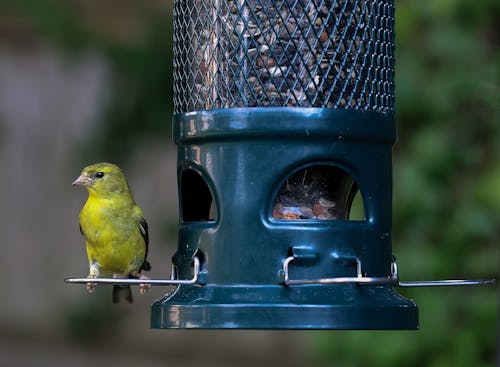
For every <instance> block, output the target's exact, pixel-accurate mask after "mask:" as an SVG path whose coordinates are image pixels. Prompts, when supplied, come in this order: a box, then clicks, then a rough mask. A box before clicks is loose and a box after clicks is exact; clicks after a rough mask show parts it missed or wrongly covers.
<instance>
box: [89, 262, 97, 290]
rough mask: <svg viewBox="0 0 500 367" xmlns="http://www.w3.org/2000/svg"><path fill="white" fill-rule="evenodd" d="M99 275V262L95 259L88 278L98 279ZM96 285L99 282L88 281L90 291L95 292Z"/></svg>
mask: <svg viewBox="0 0 500 367" xmlns="http://www.w3.org/2000/svg"><path fill="white" fill-rule="evenodd" d="M98 277H99V263H98V262H97V261H95V260H94V261H92V263H91V264H90V270H89V275H87V278H88V279H96V278H98ZM95 287H97V283H87V291H88V292H89V293H94V290H95Z"/></svg>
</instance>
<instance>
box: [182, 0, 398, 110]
mask: <svg viewBox="0 0 500 367" xmlns="http://www.w3.org/2000/svg"><path fill="white" fill-rule="evenodd" d="M174 28H175V30H174V95H175V99H174V106H175V112H176V113H182V112H188V111H195V110H211V109H219V108H231V107H269V106H290V107H327V108H351V109H358V110H371V111H382V112H392V111H393V109H394V33H393V29H394V4H393V0H338V1H335V0H229V1H223V0H175V5H174Z"/></svg>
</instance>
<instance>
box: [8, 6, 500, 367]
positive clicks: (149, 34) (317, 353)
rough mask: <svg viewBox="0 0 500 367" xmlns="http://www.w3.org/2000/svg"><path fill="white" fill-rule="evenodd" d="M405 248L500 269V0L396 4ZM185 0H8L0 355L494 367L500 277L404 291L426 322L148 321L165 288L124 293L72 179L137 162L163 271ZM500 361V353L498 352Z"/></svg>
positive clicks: (137, 181) (81, 362) (397, 155)
mask: <svg viewBox="0 0 500 367" xmlns="http://www.w3.org/2000/svg"><path fill="white" fill-rule="evenodd" d="M396 43H397V49H396V57H397V73H396V101H397V103H396V105H397V121H398V129H399V132H398V133H399V140H398V143H397V145H396V146H395V149H394V243H393V247H394V252H395V254H396V255H397V256H398V263H399V268H400V274H401V276H402V278H403V279H404V280H413V279H442V278H483V277H492V276H497V275H498V271H499V264H500V263H499V260H500V159H499V158H500V49H499V44H500V2H498V0H482V1H470V0H401V1H396ZM171 50H172V2H171V1H167V0H143V1H132V0H106V1H100V0H10V1H9V0H6V1H5V0H0V172H1V180H0V203H1V210H0V223H1V227H0V228H1V231H0V248H1V252H0V269H1V274H2V275H1V278H0V281H1V287H2V291H1V295H0V366H9V367H10V366H14V367H16V366H54V367H57V366H67V365H69V364H71V365H72V366H76V367H78V366H89V365H104V366H107V367H112V366H120V367H127V366H170V365H172V366H188V367H189V366H201V365H203V366H226V365H238V366H275V365H285V364H287V365H290V366H305V365H307V366H318V367H321V366H339V367H350V366H403V365H404V366H431V367H445V366H484V367H486V366H494V365H495V364H496V361H497V358H498V357H497V353H498V341H497V337H498V329H499V328H498V307H499V306H498V287H478V288H437V289H428V288H424V289H412V290H410V289H409V290H406V289H405V290H404V291H403V292H402V293H404V294H405V295H406V296H408V297H411V298H414V299H415V300H416V302H417V303H418V305H419V309H420V319H421V330H420V331H416V332H394V331H390V332H381V331H376V332H373V331H370V332H369V331H356V332H355V331H322V332H317V331H314V332H303V331H302V332H301V331H289V332H287V331H187V330H181V331H175V330H150V329H149V305H150V303H151V302H152V301H153V300H154V299H156V298H158V297H161V296H162V295H163V294H164V293H166V292H167V291H168V290H169V289H168V288H166V289H163V288H158V287H156V288H153V289H152V290H151V291H150V292H149V293H148V294H146V295H145V296H139V295H138V294H137V292H136V296H135V303H134V304H133V305H117V306H113V305H111V302H110V301H111V296H110V289H109V288H107V287H101V288H100V289H98V291H97V292H96V294H94V295H92V296H89V295H88V294H87V293H86V292H85V290H84V287H81V286H75V285H66V284H64V283H63V278H65V277H69V276H83V275H86V274H87V270H88V269H87V266H86V256H85V252H84V246H83V240H82V238H81V236H80V233H79V231H78V225H77V214H78V211H79V209H80V208H81V206H82V205H83V202H84V200H85V198H86V193H85V192H84V191H83V190H77V189H75V188H72V187H71V182H72V181H73V180H74V179H75V178H76V177H77V175H78V174H79V171H80V170H81V168H82V167H83V166H85V165H87V164H89V163H93V162H96V161H113V162H115V163H117V164H119V165H120V166H122V168H123V169H124V170H125V172H126V174H127V176H128V178H129V181H130V184H131V186H132V189H133V191H134V195H135V197H136V201H137V202H138V203H139V204H140V205H141V206H142V207H143V209H144V210H145V212H146V215H147V219H148V222H149V224H150V236H151V246H150V260H151V263H152V265H153V271H152V272H151V276H155V277H166V276H168V274H169V269H170V256H171V255H172V254H173V252H174V251H175V248H176V230H177V220H178V219H177V205H178V204H177V189H176V177H175V175H176V168H175V166H176V153H175V146H174V145H173V143H172V141H171V120H172V51H171ZM499 363H500V362H499Z"/></svg>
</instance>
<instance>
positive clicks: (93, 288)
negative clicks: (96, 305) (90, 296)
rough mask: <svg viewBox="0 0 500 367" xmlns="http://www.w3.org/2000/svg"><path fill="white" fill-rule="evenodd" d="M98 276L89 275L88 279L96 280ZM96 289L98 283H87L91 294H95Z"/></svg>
mask: <svg viewBox="0 0 500 367" xmlns="http://www.w3.org/2000/svg"><path fill="white" fill-rule="evenodd" d="M96 278H97V275H95V274H89V275H88V276H87V279H96ZM95 287H97V283H87V291H88V292H89V293H94V290H95Z"/></svg>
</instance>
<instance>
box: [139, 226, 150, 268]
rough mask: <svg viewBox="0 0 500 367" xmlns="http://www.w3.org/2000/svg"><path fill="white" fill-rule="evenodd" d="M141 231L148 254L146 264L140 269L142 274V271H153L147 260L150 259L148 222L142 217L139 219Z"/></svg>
mask: <svg viewBox="0 0 500 367" xmlns="http://www.w3.org/2000/svg"><path fill="white" fill-rule="evenodd" d="M139 229H140V230H141V235H142V238H144V242H145V243H146V253H145V254H144V262H143V263H142V265H141V268H140V269H139V272H140V271H141V270H151V265H150V264H149V262H148V261H147V260H146V258H147V257H148V249H149V232H148V222H146V219H144V218H142V217H141V218H139Z"/></svg>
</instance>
